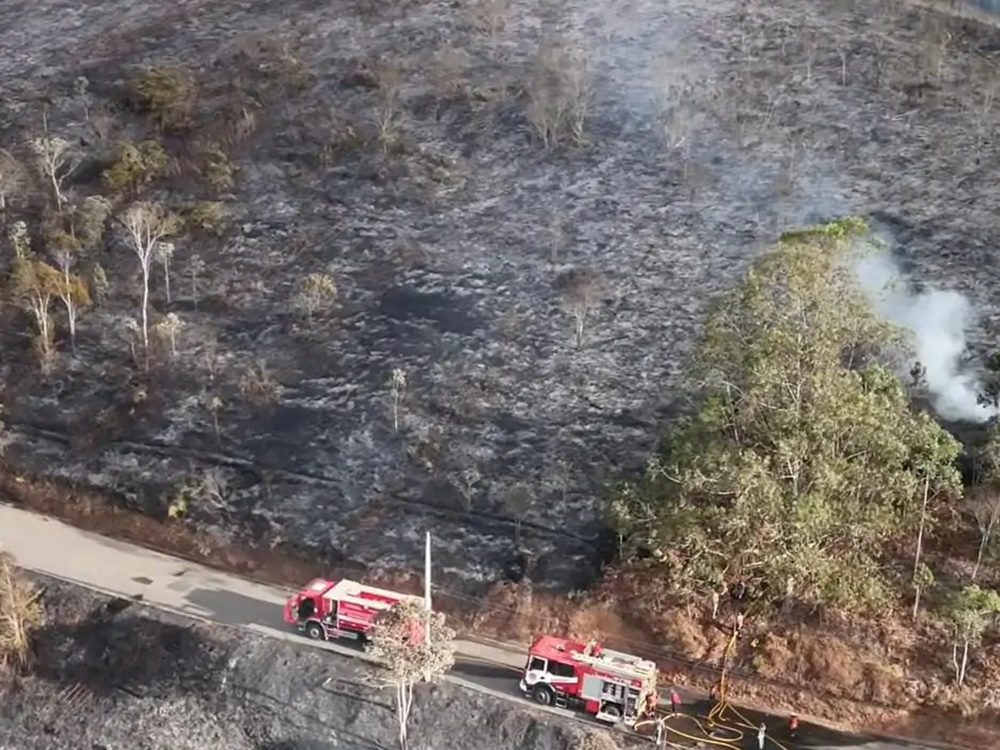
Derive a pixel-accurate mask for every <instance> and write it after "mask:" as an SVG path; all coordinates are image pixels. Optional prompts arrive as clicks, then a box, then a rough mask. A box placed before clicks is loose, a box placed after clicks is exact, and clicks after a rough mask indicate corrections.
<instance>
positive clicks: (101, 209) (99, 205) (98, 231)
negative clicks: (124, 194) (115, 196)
mask: <svg viewBox="0 0 1000 750" xmlns="http://www.w3.org/2000/svg"><path fill="white" fill-rule="evenodd" d="M110 215H111V204H110V203H109V202H108V201H107V199H106V198H102V197H101V196H99V195H88V196H87V197H86V198H84V199H83V200H82V201H81V202H80V205H79V206H77V207H76V211H75V212H74V214H73V226H74V227H75V228H76V236H77V239H79V240H80V244H81V245H82V246H83V247H84V248H85V249H86V248H93V247H97V246H98V245H100V244H101V241H102V240H103V239H104V232H105V229H106V228H107V222H108V217H109V216H110Z"/></svg>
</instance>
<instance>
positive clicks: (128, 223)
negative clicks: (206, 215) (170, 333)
mask: <svg viewBox="0 0 1000 750" xmlns="http://www.w3.org/2000/svg"><path fill="white" fill-rule="evenodd" d="M121 223H122V226H123V227H124V228H125V234H126V240H127V242H128V244H129V247H131V248H132V251H133V252H134V253H135V256H136V258H138V259H139V269H140V271H141V272H142V306H141V313H142V345H143V348H145V349H148V348H149V272H150V268H151V266H152V262H153V254H154V253H155V252H156V249H157V247H159V244H160V243H161V242H162V241H163V240H164V239H165V238H166V237H168V236H170V235H172V234H173V233H174V232H175V231H177V228H178V221H177V218H176V217H175V216H173V215H172V214H170V213H169V212H168V211H167V210H166V209H164V208H163V207H162V206H160V205H159V204H157V203H136V204H134V205H132V206H131V207H130V208H129V209H128V210H127V211H126V212H125V215H124V216H123V217H122V218H121Z"/></svg>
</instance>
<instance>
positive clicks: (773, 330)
mask: <svg viewBox="0 0 1000 750" xmlns="http://www.w3.org/2000/svg"><path fill="white" fill-rule="evenodd" d="M874 248H875V243H874V242H873V241H872V240H871V238H870V235H869V233H868V229H867V226H866V225H865V224H864V222H862V221H860V220H857V219H845V220H841V221H838V222H834V223H831V224H826V225H823V226H819V227H812V228H809V229H806V230H802V231H798V232H795V233H792V234H788V235H785V236H783V237H782V238H781V240H780V241H779V242H778V243H777V246H776V247H775V248H773V249H772V250H771V251H770V252H768V253H766V254H764V255H763V256H761V257H760V258H759V259H757V260H756V262H755V263H753V265H752V267H751V269H750V270H749V272H748V273H747V275H746V277H745V279H744V280H743V281H742V283H741V284H739V285H738V286H737V287H736V288H735V289H733V290H732V291H731V292H730V293H729V294H727V295H725V296H724V297H723V298H722V299H721V300H720V301H719V302H718V304H717V305H716V307H715V308H714V310H713V311H712V312H711V314H710V315H709V318H708V321H707V324H706V328H705V334H704V338H703V340H702V342H701V345H700V347H699V349H698V351H697V354H696V356H695V361H694V365H693V370H694V375H695V377H696V380H697V382H698V383H699V384H700V388H701V394H700V400H699V407H698V408H697V410H696V411H695V412H694V413H693V414H692V415H690V416H689V417H688V418H686V419H684V420H682V421H680V422H679V423H677V424H676V425H674V426H672V428H671V429H670V430H669V431H668V433H667V435H666V436H665V438H664V441H663V444H662V446H661V449H660V451H659V452H658V454H657V455H655V456H654V457H653V458H652V459H650V461H649V463H648V465H647V470H646V472H645V475H644V477H643V478H642V479H641V481H639V482H636V483H630V484H627V485H625V486H623V487H621V488H620V490H619V491H618V492H617V493H616V496H615V498H614V501H613V504H612V517H613V523H614V524H615V526H616V527H617V529H618V531H619V533H620V536H621V539H622V544H623V552H624V553H625V554H626V555H627V556H635V555H640V554H644V555H645V556H648V557H649V558H651V559H652V560H655V561H657V562H658V564H659V565H660V566H661V567H662V568H663V570H664V571H665V573H666V575H667V576H668V577H669V579H670V581H671V583H672V584H674V585H676V586H679V587H682V588H687V589H694V590H709V589H711V590H718V589H719V588H720V587H721V586H723V585H730V586H732V585H735V584H739V583H742V584H744V585H746V586H747V587H748V588H749V590H751V591H753V592H756V593H757V594H760V595H771V596H777V595H784V594H786V593H792V594H793V595H794V596H795V597H796V598H798V599H800V600H805V601H809V602H812V603H815V604H830V605H834V606H846V607H848V608H851V607H853V608H863V607H864V606H865V605H866V604H869V603H872V602H874V601H878V600H880V599H882V597H883V596H885V594H886V589H887V586H888V584H889V573H888V571H887V568H886V566H885V565H884V564H883V563H884V562H885V558H884V555H885V552H886V551H887V549H889V548H890V547H891V545H892V544H893V543H894V542H898V541H902V540H903V539H904V538H905V537H906V535H908V534H909V533H911V532H912V531H913V529H914V528H915V526H916V525H917V524H918V523H919V518H920V514H921V501H922V498H923V490H924V487H925V483H927V484H928V485H929V487H930V491H931V492H932V493H934V495H935V496H936V497H942V496H951V495H957V494H959V493H960V491H961V482H960V477H959V473H958V470H957V468H956V459H957V457H958V454H959V450H960V448H959V445H958V443H957V442H956V441H955V440H954V438H952V437H951V435H949V434H948V433H947V432H946V431H945V430H943V429H942V428H941V427H940V426H939V425H938V424H937V423H936V422H935V421H934V420H933V419H932V418H931V417H930V416H929V415H927V414H926V413H920V412H917V411H915V409H914V408H913V406H912V405H911V400H910V399H909V397H908V394H907V392H906V390H905V388H904V387H903V385H902V384H901V382H900V381H899V379H898V378H897V377H896V376H895V375H894V373H893V370H892V364H893V361H894V358H895V357H898V355H899V353H900V352H901V351H903V350H904V348H905V346H906V341H905V337H904V336H903V335H902V333H901V332H900V331H899V330H897V329H895V328H894V327H892V326H891V325H889V324H888V323H886V322H885V321H883V320H882V319H880V318H879V316H878V315H877V313H876V312H875V311H874V309H873V307H872V305H871V303H870V301H869V299H868V298H867V297H866V295H865V294H864V292H863V291H862V290H861V288H860V287H859V285H858V283H857V278H856V275H855V271H854V267H853V262H852V261H854V260H855V259H856V258H857V257H858V254H859V253H862V252H872V251H874ZM896 361H898V360H896Z"/></svg>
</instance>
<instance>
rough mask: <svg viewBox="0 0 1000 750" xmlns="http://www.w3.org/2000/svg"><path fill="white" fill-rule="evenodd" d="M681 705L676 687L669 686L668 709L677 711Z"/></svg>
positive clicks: (673, 711)
mask: <svg viewBox="0 0 1000 750" xmlns="http://www.w3.org/2000/svg"><path fill="white" fill-rule="evenodd" d="M680 706H681V696H680V695H679V694H678V693H677V688H670V711H671V712H672V713H677V711H678V709H679V708H680Z"/></svg>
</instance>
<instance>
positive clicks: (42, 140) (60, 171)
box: [30, 135, 80, 213]
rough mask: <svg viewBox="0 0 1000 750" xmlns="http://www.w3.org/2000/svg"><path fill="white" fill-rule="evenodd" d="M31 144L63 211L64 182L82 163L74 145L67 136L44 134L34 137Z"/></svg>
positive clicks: (57, 204)
mask: <svg viewBox="0 0 1000 750" xmlns="http://www.w3.org/2000/svg"><path fill="white" fill-rule="evenodd" d="M30 146H31V150H32V151H34V153H35V156H36V157H37V158H38V169H39V171H40V172H41V173H42V176H43V177H44V178H45V180H46V181H47V182H48V183H49V185H51V187H52V196H53V198H55V201H56V209H57V210H58V211H59V212H60V213H61V212H62V207H63V204H64V203H65V202H66V195H65V194H64V193H63V183H64V182H65V181H66V178H67V177H69V176H70V175H71V174H72V173H73V171H74V170H75V169H76V168H77V167H78V166H79V164H80V162H79V160H78V159H77V158H76V155H75V154H74V153H73V145H72V144H71V143H70V142H69V141H67V140H66V139H65V138H59V137H53V136H49V135H43V136H40V137H38V138H35V139H33V140H32V141H31V143H30Z"/></svg>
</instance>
